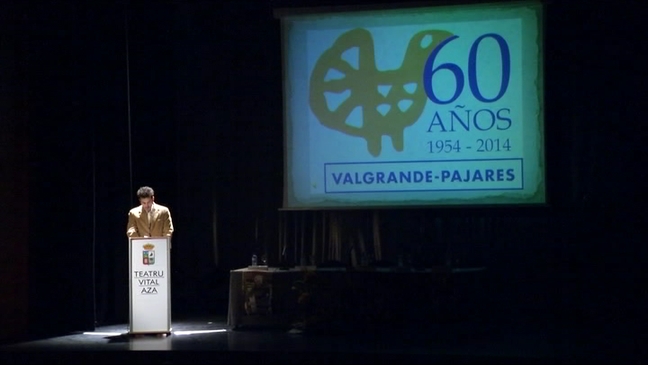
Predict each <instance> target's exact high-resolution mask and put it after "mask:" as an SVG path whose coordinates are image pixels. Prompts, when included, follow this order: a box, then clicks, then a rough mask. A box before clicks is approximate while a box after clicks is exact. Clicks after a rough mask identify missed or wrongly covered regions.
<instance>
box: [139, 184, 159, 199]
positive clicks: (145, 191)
mask: <svg viewBox="0 0 648 365" xmlns="http://www.w3.org/2000/svg"><path fill="white" fill-rule="evenodd" d="M153 195H155V192H154V191H153V188H151V187H149V186H142V187H141V188H139V189H137V198H139V199H142V198H150V197H152V196H153Z"/></svg>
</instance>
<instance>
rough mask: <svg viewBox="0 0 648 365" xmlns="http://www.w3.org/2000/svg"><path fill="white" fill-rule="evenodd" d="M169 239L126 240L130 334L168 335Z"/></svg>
mask: <svg viewBox="0 0 648 365" xmlns="http://www.w3.org/2000/svg"><path fill="white" fill-rule="evenodd" d="M170 244H171V238H170V237H160V238H130V239H129V240H128V248H129V262H130V264H129V269H130V284H129V287H130V295H129V296H130V326H129V333H130V334H169V333H170V332H171V278H170V274H171V270H170V267H171V265H170V254H169V253H170V248H171V245H170Z"/></svg>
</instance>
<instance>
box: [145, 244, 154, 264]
mask: <svg viewBox="0 0 648 365" xmlns="http://www.w3.org/2000/svg"><path fill="white" fill-rule="evenodd" d="M142 248H143V249H144V251H142V264H144V265H153V264H155V250H154V248H155V245H154V244H152V243H147V244H145V245H143V246H142Z"/></svg>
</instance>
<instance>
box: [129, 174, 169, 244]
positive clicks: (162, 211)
mask: <svg viewBox="0 0 648 365" xmlns="http://www.w3.org/2000/svg"><path fill="white" fill-rule="evenodd" d="M137 198H138V199H139V202H140V205H139V206H137V207H135V208H133V209H131V210H130V211H129V212H128V227H127V228H126V235H127V236H128V237H133V238H136V237H171V235H172V234H173V220H172V219H171V211H170V210H169V208H167V207H165V206H164V205H160V204H157V203H155V192H154V191H153V189H152V188H151V187H149V186H142V187H141V188H139V189H138V190H137Z"/></svg>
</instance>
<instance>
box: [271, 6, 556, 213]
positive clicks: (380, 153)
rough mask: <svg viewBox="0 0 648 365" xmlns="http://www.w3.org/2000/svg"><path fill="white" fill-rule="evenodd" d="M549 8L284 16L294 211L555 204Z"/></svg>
mask: <svg viewBox="0 0 648 365" xmlns="http://www.w3.org/2000/svg"><path fill="white" fill-rule="evenodd" d="M302 10H303V9H302ZM542 10H543V8H542V4H541V3H540V2H539V1H522V2H515V3H504V2H500V3H497V2H493V3H488V4H484V3H481V4H475V3H473V4H464V5H452V6H447V5H446V6H431V7H413V8H391V9H382V10H379V9H371V10H367V9H364V10H355V11H349V12H345V11H339V10H338V11H330V12H327V13H322V12H308V11H301V12H291V11H288V10H285V9H282V10H281V11H277V12H276V16H277V17H278V18H279V19H280V21H281V29H282V56H283V75H284V78H283V92H284V95H283V101H284V121H283V122H284V202H283V209H319V208H362V207H409V206H418V207H420V206H455V207H456V206H458V205H470V206H480V205H520V204H524V205H529V204H532V205H535V204H544V203H545V196H546V192H545V163H544V121H543V49H542V48H543V47H542V45H543V42H542Z"/></svg>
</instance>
